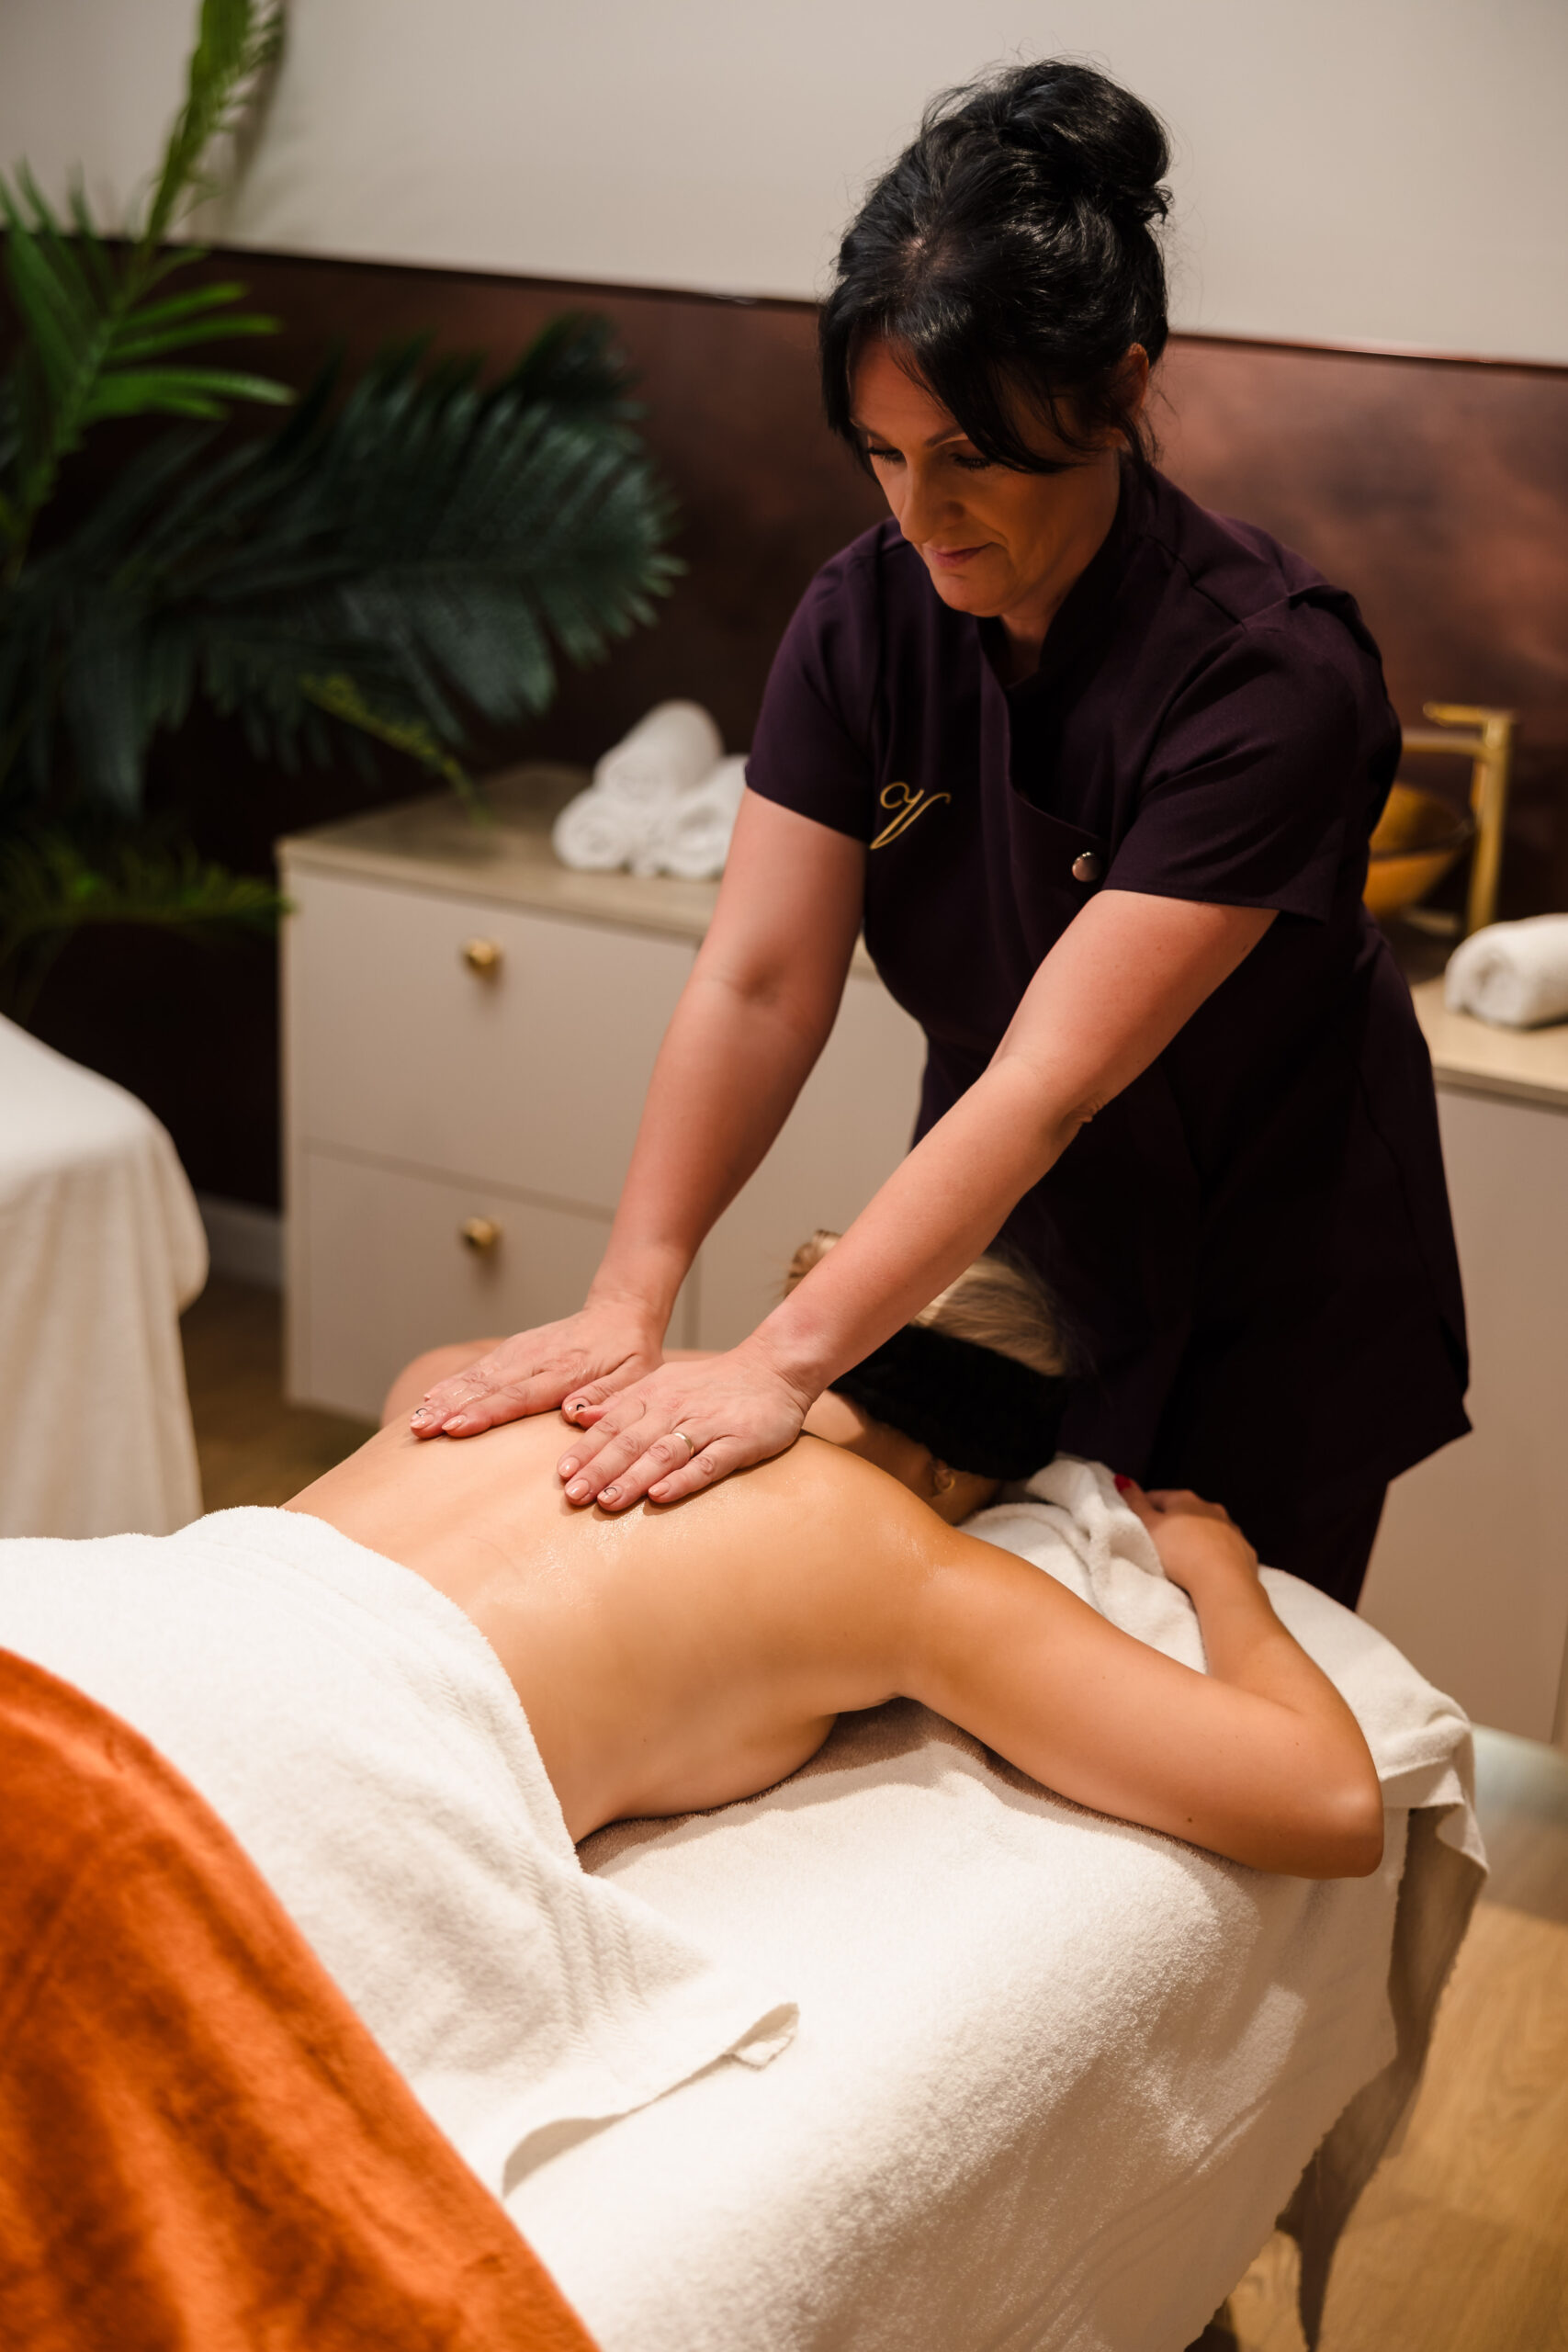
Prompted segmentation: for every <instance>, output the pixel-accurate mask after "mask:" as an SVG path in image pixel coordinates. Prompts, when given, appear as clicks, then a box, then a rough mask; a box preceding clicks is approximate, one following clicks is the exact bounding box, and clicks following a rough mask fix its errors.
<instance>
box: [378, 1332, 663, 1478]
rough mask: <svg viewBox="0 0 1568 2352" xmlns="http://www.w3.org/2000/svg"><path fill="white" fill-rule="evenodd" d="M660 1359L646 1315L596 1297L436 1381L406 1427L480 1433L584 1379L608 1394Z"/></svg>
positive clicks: (553, 1401)
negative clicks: (598, 1302) (595, 1302)
mask: <svg viewBox="0 0 1568 2352" xmlns="http://www.w3.org/2000/svg"><path fill="white" fill-rule="evenodd" d="M659 1362H660V1334H659V1331H658V1329H657V1328H656V1327H655V1326H654V1324H653V1323H652V1322H650V1321H649V1317H647V1316H646V1315H644V1314H642V1313H639V1312H638V1311H637V1310H636V1309H635V1308H633V1307H629V1306H626V1305H624V1304H622V1303H620V1302H606V1303H605V1304H604V1305H603V1306H592V1305H591V1306H585V1307H583V1308H582V1309H581V1312H580V1313H578V1314H576V1315H568V1316H566V1317H563V1318H562V1320H561V1321H560V1322H558V1323H541V1324H540V1326H539V1328H538V1329H537V1330H535V1331H519V1332H518V1333H517V1335H516V1337H515V1338H514V1339H511V1340H502V1343H501V1345H500V1346H499V1347H498V1348H492V1349H491V1351H490V1353H489V1355H485V1356H479V1357H477V1358H476V1359H475V1361H474V1362H473V1363H470V1364H465V1365H464V1367H463V1369H462V1371H461V1372H455V1373H453V1374H451V1376H450V1377H449V1378H448V1379H446V1380H440V1381H437V1382H436V1384H435V1386H434V1388H432V1389H429V1390H427V1391H426V1393H425V1395H424V1397H423V1400H422V1401H421V1403H420V1404H419V1406H418V1407H417V1408H416V1409H415V1410H414V1412H413V1413H412V1415H411V1417H410V1420H409V1427H410V1429H411V1430H412V1431H413V1433H414V1435H415V1437H478V1435H479V1431H480V1430H490V1429H494V1428H495V1427H496V1425H497V1423H498V1422H501V1421H520V1420H523V1419H525V1418H526V1416H527V1415H528V1414H530V1413H550V1412H553V1411H554V1410H555V1408H556V1407H557V1406H558V1404H560V1403H561V1401H562V1400H563V1398H565V1397H569V1396H571V1395H572V1394H573V1393H574V1392H575V1391H576V1390H578V1389H580V1388H581V1386H582V1385H583V1383H584V1382H590V1381H591V1382H592V1384H593V1388H594V1393H595V1394H596V1395H604V1396H605V1397H608V1396H610V1395H611V1394H612V1393H613V1392H614V1391H615V1390H616V1389H620V1388H625V1387H627V1386H628V1385H630V1384H631V1383H632V1382H633V1381H636V1380H640V1379H642V1378H643V1376H644V1374H647V1373H650V1372H652V1371H654V1370H656V1369H657V1367H658V1364H659ZM683 1450H684V1449H682V1451H683Z"/></svg>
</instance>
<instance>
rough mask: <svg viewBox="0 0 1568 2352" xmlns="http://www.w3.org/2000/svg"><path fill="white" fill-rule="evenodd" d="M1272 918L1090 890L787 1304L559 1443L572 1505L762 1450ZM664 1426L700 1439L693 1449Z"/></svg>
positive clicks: (620, 1399) (966, 1244)
mask: <svg viewBox="0 0 1568 2352" xmlns="http://www.w3.org/2000/svg"><path fill="white" fill-rule="evenodd" d="M1272 921H1273V914H1272V912H1271V911H1270V910H1268V909H1258V908H1251V907H1221V906H1208V905H1202V904H1198V903H1195V902H1193V901H1192V900H1190V899H1163V898H1155V897H1151V896H1147V895H1145V894H1143V893H1135V892H1132V891H1125V890H1102V891H1101V892H1100V894H1099V896H1098V897H1096V898H1094V899H1090V901H1089V905H1088V906H1087V907H1085V908H1084V910H1083V911H1082V912H1081V913H1080V914H1079V915H1078V916H1077V918H1076V919H1075V920H1074V922H1072V923H1071V924H1070V925H1069V926H1068V928H1067V930H1066V932H1065V933H1063V935H1062V937H1061V938H1060V939H1059V940H1058V941H1057V943H1056V944H1055V947H1054V948H1053V949H1052V950H1051V953H1050V954H1049V955H1048V956H1046V957H1045V959H1044V961H1043V963H1042V965H1041V967H1040V968H1039V970H1038V971H1037V972H1036V974H1035V976H1034V978H1033V979H1032V982H1031V983H1030V986H1029V989H1028V990H1027V992H1026V994H1025V996H1024V998H1023V1001H1022V1002H1021V1005H1020V1006H1019V1009H1018V1012H1017V1013H1016V1014H1015V1015H1014V1017H1013V1020H1012V1023H1011V1025H1010V1028H1009V1029H1008V1032H1007V1035H1005V1037H1004V1038H1003V1039H1002V1042H1001V1044H1000V1045H999V1046H998V1049H997V1052H996V1054H995V1055H994V1057H992V1060H991V1063H990V1065H989V1067H988V1068H987V1070H986V1071H985V1072H984V1074H983V1075H982V1076H981V1077H980V1078H979V1079H978V1080H976V1083H975V1084H974V1085H973V1086H972V1087H971V1088H970V1089H969V1091H968V1092H967V1093H966V1094H964V1096H963V1097H962V1099H961V1100H960V1101H959V1102H958V1103H955V1104H954V1105H953V1109H952V1110H951V1111H949V1112H948V1114H947V1115H946V1116H945V1117H944V1118H943V1119H942V1120H940V1121H939V1122H938V1124H937V1125H935V1126H934V1127H933V1128H932V1129H931V1133H930V1134H929V1135H928V1136H925V1137H924V1139H923V1140H922V1141H921V1142H920V1143H919V1145H918V1146H917V1147H916V1148H915V1149H914V1150H913V1151H912V1152H910V1154H909V1156H908V1159H905V1160H903V1161H902V1162H901V1163H900V1165H899V1166H898V1168H897V1169H896V1170H895V1171H894V1173H893V1174H892V1176H890V1177H889V1179H888V1181H887V1182H886V1184H884V1185H883V1187H882V1189H881V1191H880V1192H879V1193H876V1195H875V1197H874V1199H873V1200H872V1201H871V1203H870V1204H868V1206H867V1207H866V1208H865V1209H864V1210H863V1212H862V1214H861V1216H859V1217H857V1218H856V1220H855V1222H854V1224H853V1225H852V1226H851V1227H850V1229H849V1231H848V1232H847V1233H846V1234H845V1235H844V1237H843V1238H842V1240H841V1241H840V1242H839V1244H838V1245H837V1247H836V1248H835V1249H834V1250H832V1251H831V1252H830V1253H829V1256H828V1257H826V1258H825V1259H824V1260H823V1261H822V1262H821V1264H820V1265H818V1266H817V1267H816V1268H815V1269H814V1270H813V1271H812V1272H810V1273H809V1274H807V1277H806V1279H805V1281H804V1282H802V1283H799V1284H798V1285H797V1286H796V1288H795V1290H794V1291H792V1292H791V1294H790V1295H789V1297H788V1298H787V1299H786V1300H785V1301H784V1304H783V1305H782V1306H778V1307H775V1308H774V1310H773V1314H772V1315H770V1316H769V1317H767V1319H766V1320H765V1321H764V1322H763V1323H761V1324H760V1325H759V1326H758V1328H757V1329H756V1330H755V1331H754V1332H753V1333H752V1334H751V1336H750V1338H749V1339H748V1340H743V1341H742V1342H741V1344H740V1346H739V1348H735V1349H732V1350H731V1351H729V1352H728V1355H726V1356H721V1357H718V1358H716V1360H715V1361H714V1362H713V1363H710V1364H708V1365H705V1366H692V1367H689V1368H685V1367H682V1368H679V1369H678V1368H676V1367H674V1366H670V1367H667V1368H665V1369H664V1370H662V1371H660V1372H659V1373H656V1374H653V1375H652V1376H651V1378H649V1379H646V1380H640V1381H637V1383H635V1384H634V1385H632V1386H630V1387H629V1388H626V1389H624V1390H622V1391H621V1392H620V1393H619V1394H618V1395H616V1396H615V1397H612V1398H611V1399H610V1401H609V1403H608V1404H607V1406H606V1407H605V1408H604V1411H603V1412H602V1413H601V1414H600V1415H599V1417H598V1419H597V1420H596V1422H595V1424H594V1426H593V1427H592V1429H591V1430H588V1431H587V1432H586V1433H585V1434H584V1436H583V1437H582V1438H581V1440H580V1441H579V1442H577V1443H576V1444H575V1445H574V1446H572V1447H571V1448H570V1451H569V1453H568V1454H567V1456H566V1462H567V1463H570V1465H571V1467H570V1471H565V1465H564V1464H563V1471H564V1472H565V1475H567V1476H569V1477H570V1484H569V1486H568V1488H567V1491H568V1494H569V1495H570V1497H571V1498H572V1500H573V1501H587V1500H589V1499H593V1498H596V1499H597V1500H599V1501H600V1502H601V1503H603V1504H605V1505H606V1506H607V1507H609V1508H612V1509H616V1510H619V1509H624V1508H625V1507H626V1504H628V1503H631V1502H634V1501H636V1500H637V1498H638V1497H639V1496H641V1495H644V1494H647V1493H649V1492H651V1493H652V1495H653V1497H654V1499H655V1500H656V1501H659V1502H665V1501H674V1500H676V1499H678V1498H680V1497H681V1496H682V1495H684V1494H689V1493H692V1492H694V1491H695V1490H696V1489H698V1488H699V1487H702V1486H704V1485H706V1484H708V1483H710V1482H711V1481H712V1479H713V1478H715V1477H716V1476H724V1475H726V1474H727V1473H728V1471H730V1470H732V1469H737V1468H739V1467H740V1466H741V1465H742V1464H745V1463H747V1462H754V1461H757V1460H758V1459H760V1458H761V1454H762V1453H764V1452H768V1451H773V1446H772V1445H771V1444H770V1445H767V1446H764V1445H761V1444H760V1443H759V1442H758V1436H759V1428H760V1425H761V1424H762V1423H764V1421H765V1423H766V1426H767V1427H768V1428H769V1429H770V1430H771V1427H772V1423H773V1420H774V1419H777V1417H778V1412H779V1410H780V1409H781V1408H782V1402H783V1400H784V1399H786V1398H790V1397H798V1398H800V1399H802V1400H804V1401H803V1403H802V1405H801V1408H800V1409H801V1410H804V1409H805V1406H806V1405H807V1404H808V1403H809V1401H810V1399H811V1398H812V1397H815V1396H817V1395H818V1394H819V1393H820V1391H821V1390H822V1389H823V1388H824V1387H825V1386H826V1385H828V1383H829V1381H830V1380H832V1379H833V1378H835V1377H836V1376H837V1374H839V1373H840V1372H842V1371H844V1370H845V1369H846V1368H847V1367H848V1366H849V1365H851V1364H852V1363H859V1362H860V1360H861V1358H862V1357H863V1356H865V1355H867V1354H869V1353H870V1351H871V1350H872V1349H873V1348H874V1347H877V1346H879V1345H880V1344H881V1342H882V1341H883V1340H886V1339H887V1338H888V1337H889V1336H890V1334H891V1333H892V1332H894V1331H896V1330H897V1329H898V1328H899V1326H900V1325H901V1324H903V1323H905V1322H907V1321H908V1318H909V1317H910V1316H911V1315H912V1314H916V1313H918V1312H919V1309H920V1308H921V1307H922V1306H925V1305H926V1304H927V1303H928V1302H929V1301H930V1300H931V1299H932V1298H934V1297H935V1296H936V1295H937V1293H938V1292H939V1291H941V1290H942V1289H943V1288H944V1287H945V1285H946V1284H947V1283H950V1282H952V1281H953V1279H954V1277H955V1276H956V1275H958V1274H959V1273H961V1272H963V1270H964V1267H965V1266H967V1265H968V1264H970V1263H971V1262H972V1261H973V1260H974V1259H975V1258H976V1256H978V1254H979V1253H980V1251H981V1250H984V1249H985V1248H986V1247H987V1244H988V1243H989V1242H990V1241H991V1239H992V1238H993V1237H994V1236H995V1234H996V1233H997V1231H998V1228H999V1227H1000V1226H1001V1225H1002V1224H1003V1223H1004V1222H1005V1220H1006V1218H1007V1216H1009V1214H1010V1211H1011V1209H1012V1208H1013V1206H1014V1204H1016V1203H1017V1202H1018V1201H1019V1200H1021V1198H1022V1196H1023V1194H1024V1193H1026V1192H1028V1191H1029V1189H1030V1187H1031V1186H1032V1185H1033V1184H1036V1183H1038V1182H1039V1181H1040V1179H1041V1177H1042V1176H1043V1175H1044V1174H1045V1172H1046V1170H1048V1169H1049V1168H1051V1167H1052V1166H1054V1165H1055V1161H1056V1160H1057V1159H1060V1157H1061V1155H1062V1153H1063V1152H1064V1151H1065V1150H1066V1148H1067V1147H1068V1146H1069V1145H1070V1144H1071V1142H1072V1140H1073V1137H1074V1136H1076V1135H1077V1133H1078V1132H1079V1130H1080V1129H1081V1128H1082V1127H1083V1126H1084V1125H1086V1124H1087V1123H1088V1121H1089V1119H1091V1118H1092V1117H1093V1116H1094V1114H1095V1113H1096V1112H1097V1111H1099V1110H1100V1109H1101V1108H1102V1107H1103V1105H1104V1104H1105V1103H1109V1102H1111V1100H1112V1099H1113V1097H1114V1096H1116V1095H1117V1094H1119V1093H1120V1092H1121V1091H1122V1088H1123V1087H1125V1086H1127V1085H1129V1084H1130V1083H1131V1082H1132V1080H1134V1078H1136V1077H1137V1075H1138V1074H1139V1072H1140V1071H1141V1070H1144V1069H1147V1067H1148V1065H1149V1064H1150V1063H1151V1062H1152V1061H1153V1060H1154V1059H1155V1057H1156V1055H1158V1054H1159V1053H1161V1052H1162V1051H1163V1050H1164V1048H1165V1047H1166V1046H1168V1044H1169V1043H1170V1041H1171V1039H1172V1038H1173V1037H1174V1036H1175V1035H1176V1034H1177V1032H1178V1031H1179V1029H1180V1028H1181V1027H1182V1025H1183V1024H1184V1023H1186V1022H1187V1021H1188V1020H1189V1019H1190V1016H1191V1014H1192V1013H1194V1012H1196V1011H1197V1009H1198V1007H1199V1006H1200V1005H1201V1003H1202V1002H1203V1001H1204V1000H1205V999H1206V998H1207V997H1209V996H1211V995H1212V994H1213V991H1214V989H1217V988H1218V987H1219V986H1220V984H1221V982H1222V981H1224V980H1225V979H1227V978H1229V977H1230V975H1231V973H1232V972H1234V971H1235V969H1236V967H1237V966H1238V965H1240V964H1241V963H1242V962H1243V961H1244V960H1245V958H1246V957H1247V956H1248V955H1249V954H1250V953H1251V951H1252V949H1253V948H1254V947H1255V946H1256V945H1257V944H1258V941H1259V940H1260V939H1261V938H1262V936H1263V934H1264V933H1265V932H1266V931H1267V930H1268V928H1269V924H1270V922H1272ZM754 1400H755V1401H754ZM671 1430H686V1431H687V1432H688V1433H689V1434H690V1435H691V1437H692V1438H693V1440H694V1442H695V1443H697V1445H698V1453H697V1454H696V1456H695V1458H694V1459H692V1460H691V1461H690V1462H688V1461H686V1459H685V1454H686V1448H685V1446H684V1445H683V1444H682V1443H680V1442H678V1441H675V1440H673V1439H671V1436H670V1432H671Z"/></svg>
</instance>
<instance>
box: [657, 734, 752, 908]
mask: <svg viewBox="0 0 1568 2352" xmlns="http://www.w3.org/2000/svg"><path fill="white" fill-rule="evenodd" d="M745 789H746V760H745V755H744V753H741V754H739V756H737V757H736V758H734V759H728V760H720V762H719V763H718V765H717V767H716V768H715V770H714V772H713V774H712V775H708V776H705V777H704V778H703V781H702V783H701V784H696V785H694V786H692V789H691V790H690V792H682V795H681V797H680V798H679V799H678V800H676V801H675V802H674V804H673V805H672V806H671V808H669V809H666V810H664V812H663V813H662V814H661V816H660V819H659V821H658V822H657V824H656V825H655V826H654V827H653V829H652V831H651V834H650V836H649V840H648V841H647V842H645V843H644V845H643V846H642V848H641V849H639V850H637V852H635V853H634V854H633V856H632V861H631V868H632V872H633V873H634V874H673V875H676V876H679V878H680V879H681V880H682V882H705V881H708V880H710V879H711V878H712V877H713V876H715V875H717V874H722V873H723V872H724V861H725V859H726V858H727V857H728V854H729V836H730V834H731V833H732V832H733V831H735V820H736V817H737V816H738V815H739V809H740V796H741V794H742V793H743V792H744V791H745Z"/></svg>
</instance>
